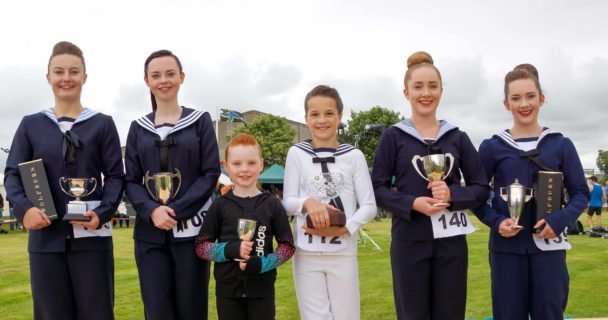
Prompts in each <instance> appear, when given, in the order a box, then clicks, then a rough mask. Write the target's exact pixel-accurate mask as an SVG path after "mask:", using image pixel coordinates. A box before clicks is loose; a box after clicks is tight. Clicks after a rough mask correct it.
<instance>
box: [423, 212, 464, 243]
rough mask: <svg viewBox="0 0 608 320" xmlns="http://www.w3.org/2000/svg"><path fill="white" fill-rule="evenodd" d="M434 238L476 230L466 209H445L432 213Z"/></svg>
mask: <svg viewBox="0 0 608 320" xmlns="http://www.w3.org/2000/svg"><path fill="white" fill-rule="evenodd" d="M431 223H432V224H433V238H435V239H439V238H447V237H453V236H458V235H462V234H469V233H473V232H475V227H473V225H472V224H471V221H470V220H469V215H468V214H467V211H466V210H461V211H448V210H447V209H443V210H441V211H439V212H437V213H435V214H433V215H431Z"/></svg>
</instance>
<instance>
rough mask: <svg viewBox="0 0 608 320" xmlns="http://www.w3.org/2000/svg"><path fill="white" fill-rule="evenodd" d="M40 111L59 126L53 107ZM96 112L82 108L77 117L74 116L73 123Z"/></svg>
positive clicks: (84, 119) (88, 117)
mask: <svg viewBox="0 0 608 320" xmlns="http://www.w3.org/2000/svg"><path fill="white" fill-rule="evenodd" d="M41 112H42V113H43V114H44V115H45V116H47V117H48V118H49V119H51V120H52V121H53V122H55V124H57V126H59V120H57V116H55V112H53V108H47V109H43V110H42V111H41ZM98 113H99V112H97V111H94V110H91V109H89V108H84V109H83V110H82V111H81V112H80V114H79V115H78V118H76V120H75V121H74V124H77V123H79V122H84V121H87V120H89V119H91V118H92V117H93V116H95V115H96V114H98Z"/></svg>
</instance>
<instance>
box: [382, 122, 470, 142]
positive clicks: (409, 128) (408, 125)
mask: <svg viewBox="0 0 608 320" xmlns="http://www.w3.org/2000/svg"><path fill="white" fill-rule="evenodd" d="M393 127H397V128H398V129H400V130H401V131H403V132H405V133H407V134H409V135H410V136H412V137H414V138H416V139H418V140H420V141H421V142H422V143H424V144H427V142H426V141H425V140H424V138H423V137H422V136H421V135H420V133H419V132H418V130H416V127H415V126H414V123H412V120H410V119H405V120H403V121H401V122H399V123H397V124H395V125H393ZM454 129H458V127H457V126H455V125H453V124H451V123H448V122H447V121H445V120H439V132H437V138H436V139H435V141H438V140H439V139H440V138H441V137H442V136H444V135H445V134H446V133H448V132H450V131H452V130H454Z"/></svg>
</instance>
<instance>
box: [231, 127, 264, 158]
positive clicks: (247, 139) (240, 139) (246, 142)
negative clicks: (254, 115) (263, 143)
mask: <svg viewBox="0 0 608 320" xmlns="http://www.w3.org/2000/svg"><path fill="white" fill-rule="evenodd" d="M236 146H252V147H257V148H258V152H259V153H260V158H261V157H262V149H261V148H260V145H259V144H258V141H257V140H255V138H254V137H253V136H252V135H249V134H246V133H239V134H237V135H236V136H234V137H232V139H231V140H230V142H228V145H227V146H226V153H225V154H224V160H226V161H228V150H229V149H230V148H232V147H236Z"/></svg>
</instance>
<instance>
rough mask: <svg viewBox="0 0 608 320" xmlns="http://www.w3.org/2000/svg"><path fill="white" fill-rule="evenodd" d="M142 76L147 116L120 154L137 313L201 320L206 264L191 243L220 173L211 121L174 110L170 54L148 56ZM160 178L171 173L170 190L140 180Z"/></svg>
mask: <svg viewBox="0 0 608 320" xmlns="http://www.w3.org/2000/svg"><path fill="white" fill-rule="evenodd" d="M144 72H145V80H146V84H147V85H148V87H149V88H150V93H151V97H152V108H153V112H152V113H150V114H148V115H146V116H144V117H142V118H140V119H137V120H135V121H133V122H132V123H131V128H130V129H129V135H128V138H127V150H126V155H125V164H126V168H127V178H126V182H127V183H126V191H127V195H128V197H129V199H130V200H131V202H132V203H133V207H134V208H135V210H136V211H137V218H136V219H137V220H136V223H135V230H134V234H133V238H134V239H135V260H136V263H137V270H138V272H139V283H140V287H141V295H142V299H143V302H144V313H145V315H146V319H149V320H154V319H163V320H165V319H180V320H181V319H207V300H208V292H207V291H208V289H207V286H208V282H209V262H208V261H205V260H201V259H199V258H198V257H197V256H196V253H195V244H194V240H195V237H196V236H197V235H198V233H199V230H200V228H201V226H202V222H203V218H204V216H205V214H206V210H207V208H208V207H209V205H210V203H211V200H210V197H211V195H212V193H213V190H214V188H215V186H216V183H217V179H218V177H219V175H220V171H219V153H218V147H217V142H216V140H215V134H214V131H213V125H212V123H211V117H210V116H209V114H208V113H206V112H201V111H198V110H194V109H190V108H185V107H181V106H180V105H179V104H178V101H177V95H178V91H179V88H180V85H181V84H182V83H183V80H184V73H183V72H182V67H181V63H180V61H179V59H178V58H177V57H176V56H175V55H173V54H172V53H171V52H170V51H168V50H160V51H156V52H154V53H152V54H151V55H150V56H149V57H148V59H147V60H146V63H145V71H144ZM161 172H165V173H169V174H172V177H171V178H170V179H171V183H172V188H168V189H165V192H161V194H158V193H159V191H158V188H156V187H157V186H156V183H155V180H154V179H152V180H148V179H146V177H152V176H153V175H154V174H157V173H161ZM155 198H156V199H155ZM162 199H164V201H166V203H163V200H162Z"/></svg>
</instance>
